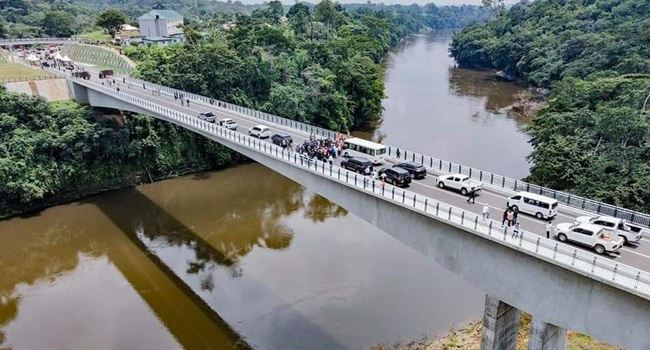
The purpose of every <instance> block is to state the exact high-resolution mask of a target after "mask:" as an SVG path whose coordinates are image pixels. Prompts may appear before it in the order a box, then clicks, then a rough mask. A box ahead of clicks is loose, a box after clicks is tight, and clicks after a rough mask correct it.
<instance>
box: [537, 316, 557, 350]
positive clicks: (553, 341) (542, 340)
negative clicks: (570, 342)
mask: <svg viewBox="0 0 650 350" xmlns="http://www.w3.org/2000/svg"><path fill="white" fill-rule="evenodd" d="M565 342H566V329H564V328H560V327H558V326H555V325H552V324H550V323H546V322H544V321H542V320H540V319H538V318H536V317H534V316H533V321H532V323H531V325H530V336H529V337H528V350H563V349H564V345H565Z"/></svg>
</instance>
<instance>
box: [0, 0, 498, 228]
mask: <svg viewBox="0 0 650 350" xmlns="http://www.w3.org/2000/svg"><path fill="white" fill-rule="evenodd" d="M14 2H15V4H14ZM10 4H13V5H14V6H18V7H20V6H22V5H25V7H20V8H21V9H23V10H24V11H22V10H21V11H19V12H20V13H21V14H22V15H21V16H18V17H16V18H15V20H16V21H18V22H17V23H20V21H23V20H25V16H29V14H25V11H28V9H29V8H30V7H29V6H33V5H34V3H29V4H27V3H25V2H21V1H19V0H12V1H11V2H10ZM21 4H22V5H21ZM27 5H29V6H27ZM3 6H4V7H3ZM44 6H45V5H44ZM391 8H392V9H393V10H391V11H385V10H383V9H373V8H370V7H368V8H366V7H363V6H361V7H357V8H356V9H354V10H353V11H350V12H348V11H346V10H345V9H344V8H343V7H341V6H340V5H339V4H336V3H333V2H331V1H329V0H324V1H323V2H321V3H320V4H318V5H316V6H307V5H306V4H303V3H297V4H295V5H293V6H291V8H289V10H288V12H287V13H286V18H287V21H286V22H285V21H284V17H283V15H284V7H283V6H282V5H281V4H280V3H279V2H277V1H275V2H271V3H268V4H266V5H264V6H261V7H259V8H258V9H256V10H255V11H253V12H252V13H251V14H250V15H246V14H238V15H228V16H216V17H217V18H219V19H222V20H223V19H228V18H230V19H229V20H232V21H234V22H233V23H234V25H235V26H234V28H232V29H231V30H223V29H221V27H220V26H218V25H217V23H215V22H213V21H205V22H201V21H196V22H191V21H190V23H189V24H188V25H187V26H185V27H184V31H185V34H186V36H187V37H188V39H189V40H188V43H186V44H178V45H172V46H166V47H159V46H152V47H147V48H136V49H132V50H129V52H128V53H129V54H130V56H131V57H132V58H133V59H134V60H135V61H137V63H138V67H137V70H136V72H135V73H134V74H135V75H137V76H139V77H142V78H145V79H147V80H151V81H154V82H160V83H163V84H165V85H168V86H172V87H176V88H181V89H184V90H187V91H191V92H195V93H200V94H203V95H206V96H211V97H214V98H218V99H222V100H226V101H229V102H232V103H237V104H240V105H245V106H248V107H254V108H258V109H261V110H265V111H268V112H272V113H277V114H280V115H283V116H285V117H289V118H293V119H296V120H300V121H304V122H308V123H313V124H316V125H321V126H326V127H329V128H332V129H335V130H342V131H347V130H350V129H351V128H354V127H356V126H359V125H361V124H363V123H364V122H367V121H372V120H376V119H377V118H379V114H380V112H381V99H382V97H383V91H384V85H383V82H382V80H381V68H380V61H381V60H382V58H383V56H384V55H385V54H386V52H387V51H388V49H389V48H390V47H391V46H392V45H394V44H395V43H397V42H398V41H399V40H400V39H401V38H402V37H404V36H405V35H407V34H409V33H412V32H415V31H418V30H420V29H422V28H424V27H427V26H444V27H448V26H450V25H451V22H450V21H451V20H456V19H459V18H465V19H464V20H463V21H464V22H462V23H461V24H463V23H466V21H468V18H474V19H477V20H480V19H481V18H484V17H485V16H486V15H485V11H483V10H478V9H477V7H472V6H463V7H448V8H437V7H436V6H433V5H431V6H429V5H427V6H426V7H422V8H421V7H419V6H415V7H391ZM14 9H15V7H14ZM0 11H5V12H7V11H9V12H11V11H14V10H10V9H9V8H8V7H7V4H5V3H3V4H2V5H0ZM14 12H15V11H14ZM34 23H37V22H34ZM459 25H460V24H459ZM12 26H13V25H12ZM203 32H207V33H208V34H207V35H205V36H202V35H200V34H199V33H203ZM14 34H15V33H14ZM238 159H239V157H238V156H237V155H236V154H235V153H234V152H232V151H230V150H228V149H226V148H225V147H223V146H221V145H218V144H215V143H213V142H210V141H208V140H206V139H204V138H201V137H199V136H196V135H194V134H192V133H191V132H188V131H185V130H183V129H181V128H176V127H174V126H172V125H169V124H165V123H163V122H160V121H157V120H155V119H153V118H150V117H146V116H137V115H133V116H131V115H129V116H116V117H112V118H104V117H101V116H100V113H98V112H97V111H94V110H92V109H90V108H87V107H83V106H80V105H78V104H76V103H74V102H65V103H47V102H45V101H43V100H41V99H39V98H32V97H28V96H22V95H16V94H13V93H8V92H6V91H0V183H2V184H3V186H2V187H1V188H0V217H6V216H9V215H15V214H18V213H22V212H25V211H29V210H33V209H36V208H41V207H44V206H46V205H50V204H53V203H57V202H61V201H64V200H72V199H76V198H80V197H82V196H85V195H87V194H90V193H96V192H99V191H103V190H108V189H114V188H118V187H123V186H129V185H134V184H137V183H140V182H148V181H154V180H156V179H162V178H166V177H169V176H172V175H176V174H180V173H187V172H192V171H200V170H207V169H215V168H218V167H222V166H226V165H228V164H230V163H232V162H233V161H237V160H238Z"/></svg>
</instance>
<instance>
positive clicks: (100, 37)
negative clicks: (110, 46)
mask: <svg viewBox="0 0 650 350" xmlns="http://www.w3.org/2000/svg"><path fill="white" fill-rule="evenodd" d="M77 37H79V38H82V39H86V40H92V41H97V42H101V43H110V42H111V35H110V34H108V33H106V32H104V31H103V30H96V31H93V32H86V33H81V34H79V35H77Z"/></svg>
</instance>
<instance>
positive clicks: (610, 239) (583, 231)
mask: <svg viewBox="0 0 650 350" xmlns="http://www.w3.org/2000/svg"><path fill="white" fill-rule="evenodd" d="M556 228H557V239H558V240H560V241H561V242H568V241H571V242H575V243H578V244H581V245H584V246H587V247H590V248H591V249H593V250H594V251H595V252H596V253H598V254H607V253H614V254H620V250H621V247H623V238H620V237H618V236H616V235H614V234H613V233H612V232H610V231H609V230H607V229H605V228H603V227H602V226H598V225H594V224H589V223H577V224H570V223H561V224H558V225H557V226H556Z"/></svg>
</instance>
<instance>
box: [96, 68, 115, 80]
mask: <svg viewBox="0 0 650 350" xmlns="http://www.w3.org/2000/svg"><path fill="white" fill-rule="evenodd" d="M111 75H113V70H112V69H104V70H100V71H99V79H104V78H106V77H109V76H111Z"/></svg>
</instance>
